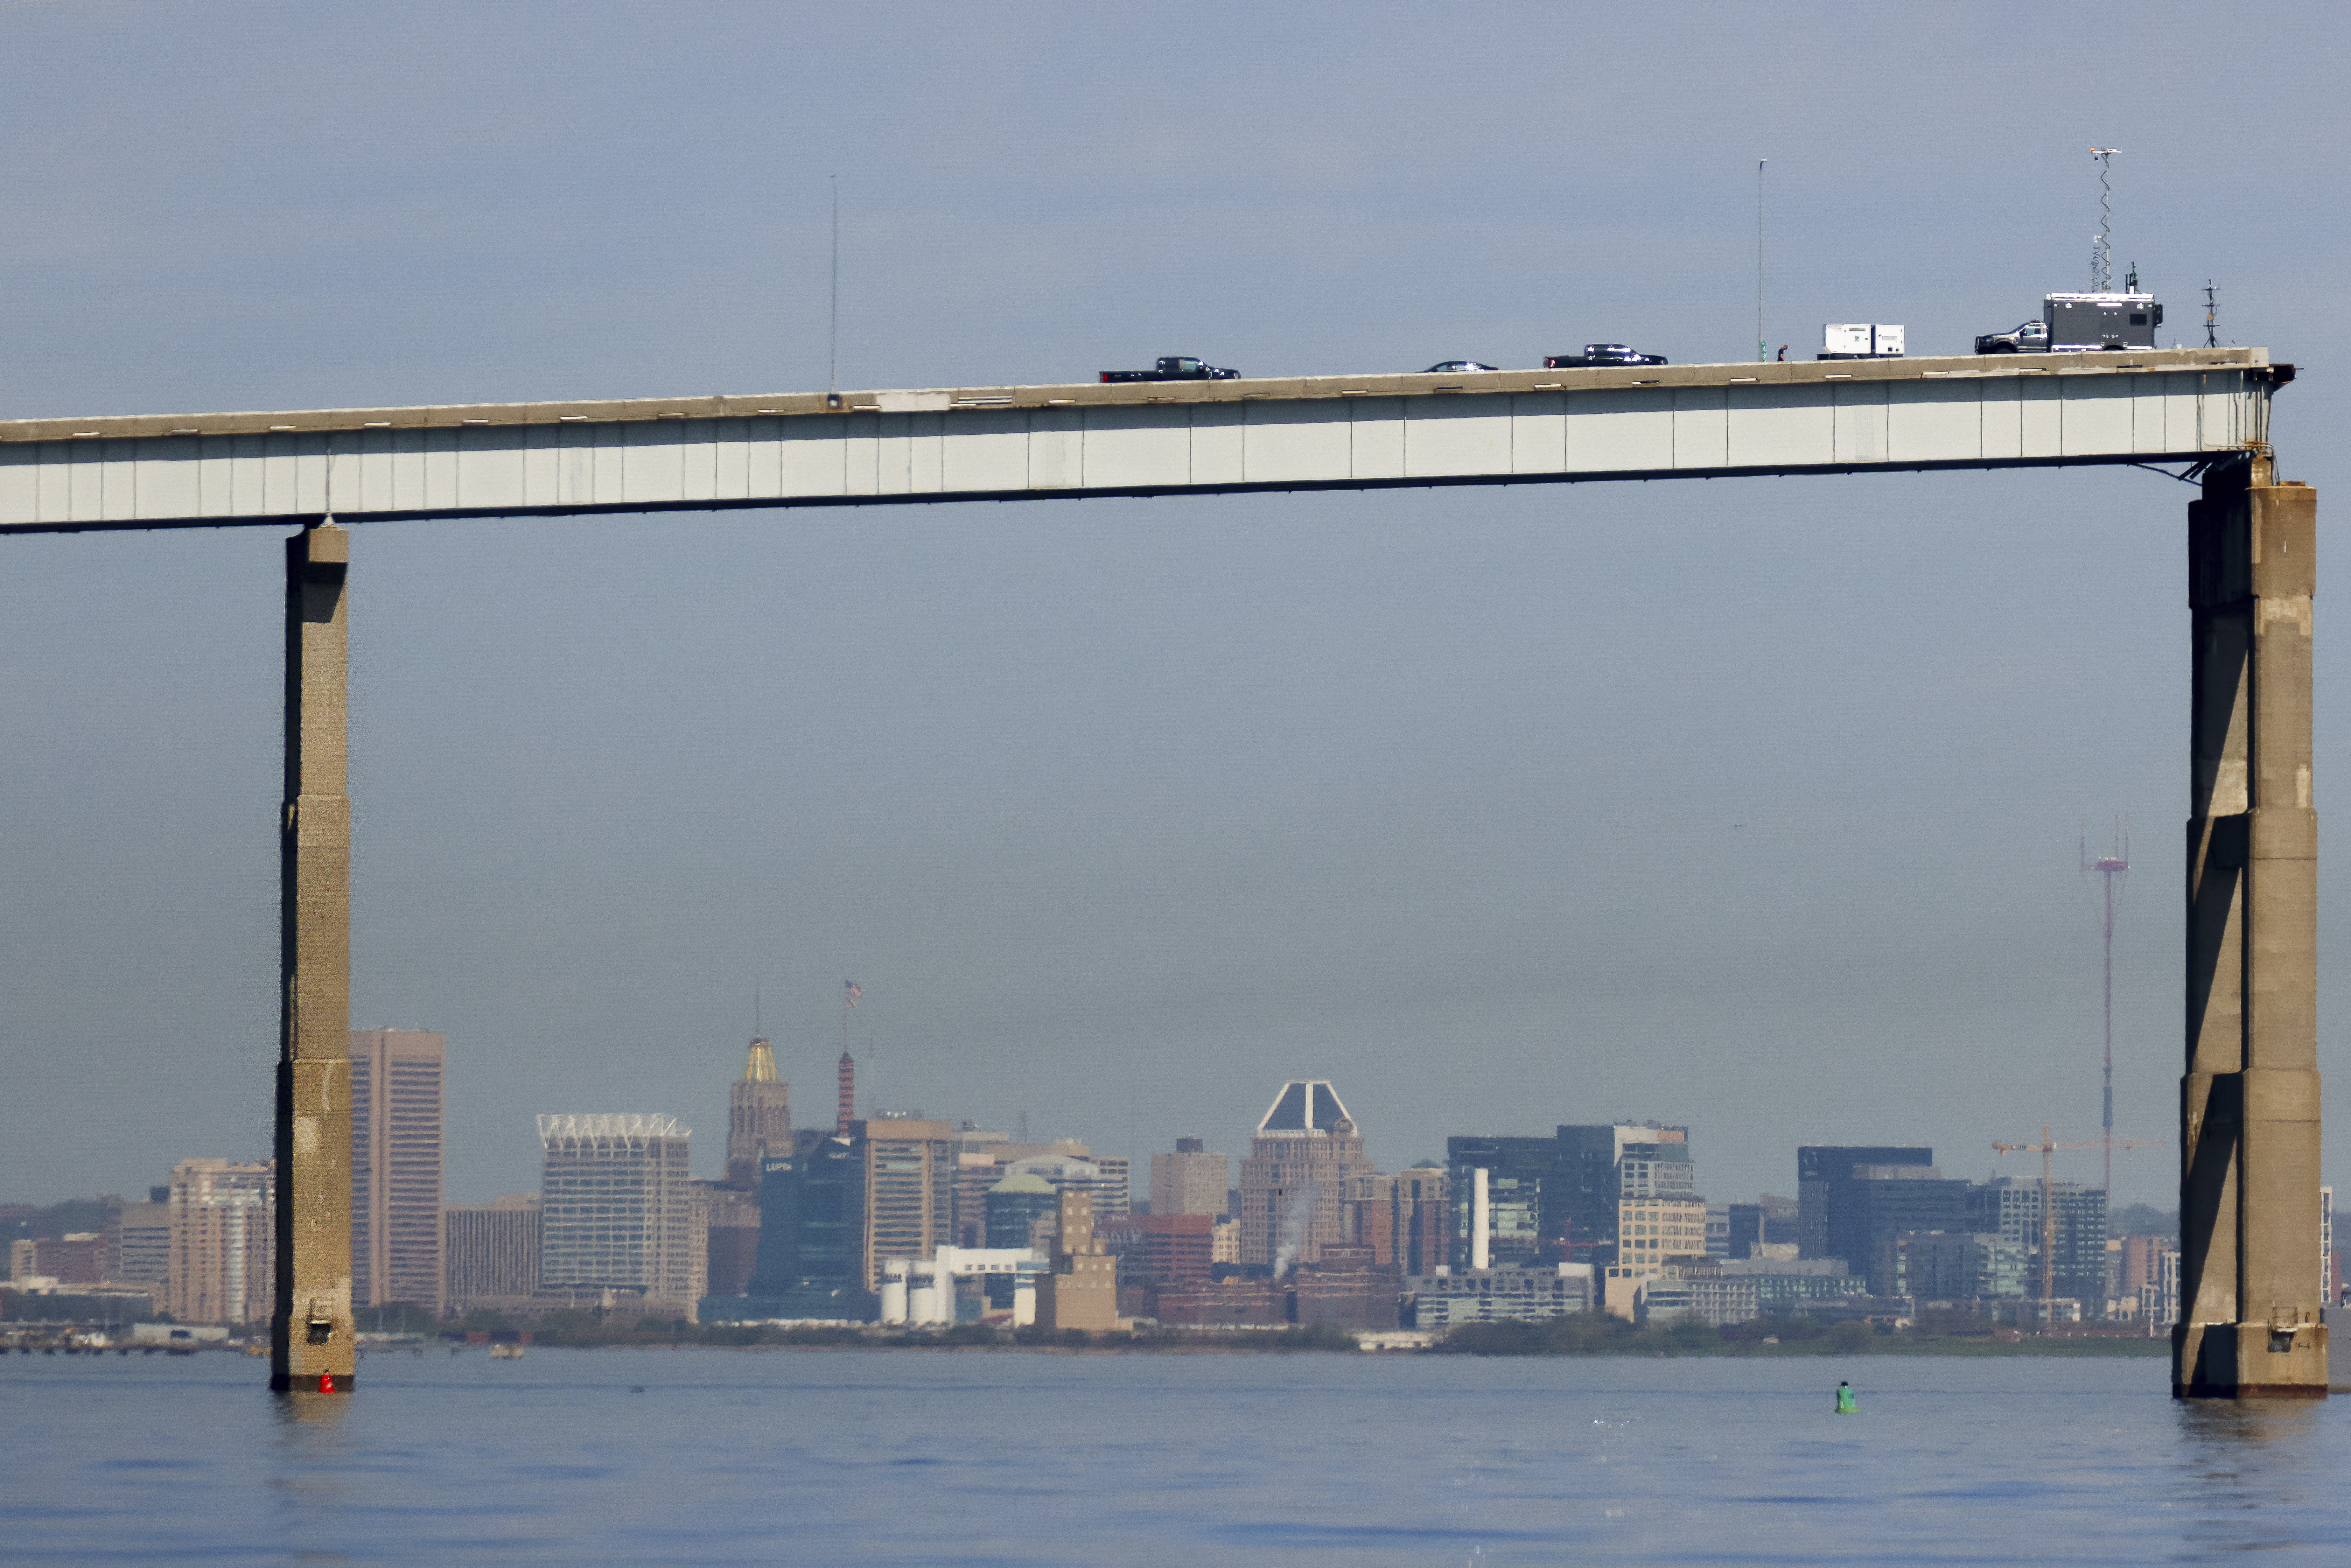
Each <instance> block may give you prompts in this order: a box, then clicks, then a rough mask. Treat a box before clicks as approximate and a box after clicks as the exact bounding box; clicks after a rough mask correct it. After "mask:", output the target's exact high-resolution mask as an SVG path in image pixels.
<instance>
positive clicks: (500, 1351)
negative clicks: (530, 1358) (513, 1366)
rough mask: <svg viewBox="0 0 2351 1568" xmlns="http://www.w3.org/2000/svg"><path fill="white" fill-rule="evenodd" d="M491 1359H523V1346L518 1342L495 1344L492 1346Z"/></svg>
mask: <svg viewBox="0 0 2351 1568" xmlns="http://www.w3.org/2000/svg"><path fill="white" fill-rule="evenodd" d="M490 1359H491V1360H492V1361H520V1360H521V1359H522V1346H520V1345H518V1344H494V1345H492V1346H490Z"/></svg>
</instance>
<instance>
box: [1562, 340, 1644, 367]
mask: <svg viewBox="0 0 2351 1568" xmlns="http://www.w3.org/2000/svg"><path fill="white" fill-rule="evenodd" d="M1665 362H1666V357H1665V355H1663V354H1636V353H1635V352H1634V351H1633V350H1630V349H1628V348H1626V347H1625V345H1624V344H1622V343H1586V344H1584V345H1583V352H1582V353H1580V354H1546V355H1544V356H1543V369H1545V370H1547V371H1567V370H1576V369H1579V368H1582V367H1583V366H1587V365H1662V364H1664V363H1665Z"/></svg>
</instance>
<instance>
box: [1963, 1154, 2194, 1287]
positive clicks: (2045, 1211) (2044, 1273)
mask: <svg viewBox="0 0 2351 1568" xmlns="http://www.w3.org/2000/svg"><path fill="white" fill-rule="evenodd" d="M2115 1142H2119V1143H2120V1144H2121V1145H2122V1146H2123V1147H2124V1148H2126V1149H2136V1148H2137V1147H2138V1146H2139V1145H2142V1144H2155V1143H2160V1142H2162V1140H2161V1139H2158V1138H2122V1139H2117V1140H2115ZM2111 1146H2112V1145H2111V1144H2110V1143H2109V1142H2108V1141H2107V1140H2105V1139H2100V1140H2099V1141H2098V1142H2097V1143H2095V1144H2053V1143H2051V1142H2050V1141H2049V1124H2048V1123H2046V1122H2043V1124H2041V1141H2040V1142H2039V1143H2037V1144H1994V1145H1992V1146H1991V1148H1992V1153H1994V1154H1996V1155H2013V1154H2019V1153H2022V1154H2031V1153H2032V1152H2033V1151H2034V1150H2036V1149H2037V1150H2039V1151H2040V1154H2041V1300H2042V1301H2043V1307H2042V1310H2043V1312H2046V1311H2048V1307H2047V1305H2046V1303H2047V1301H2048V1300H2049V1298H2050V1296H2051V1295H2052V1294H2053V1291H2054V1281H2053V1274H2054V1273H2055V1270H2056V1265H2057V1210H2056V1208H2055V1207H2054V1206H2053V1205H2052V1204H2051V1203H2050V1201H2049V1156H2050V1155H2053V1154H2055V1153H2056V1152H2057V1151H2058V1150H2060V1149H2100V1148H2109V1147H2111ZM2100 1239H2101V1240H2104V1239H2105V1238H2103V1237H2101V1238H2100Z"/></svg>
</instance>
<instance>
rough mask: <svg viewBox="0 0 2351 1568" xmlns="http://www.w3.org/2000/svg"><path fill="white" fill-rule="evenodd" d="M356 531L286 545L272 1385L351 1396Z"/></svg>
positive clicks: (321, 533)
mask: <svg viewBox="0 0 2351 1568" xmlns="http://www.w3.org/2000/svg"><path fill="white" fill-rule="evenodd" d="M350 539H351V537H350V534H349V533H347V532H345V531H344V530H343V529H341V528H337V527H336V526H335V525H334V523H333V522H332V521H331V520H329V521H324V522H321V523H320V524H319V525H318V526H316V527H313V528H305V529H304V530H303V531H302V532H300V533H298V534H297V535H295V536H294V537H293V538H289V539H287V541H286V806H285V814H284V816H283V818H282V819H281V821H280V823H279V833H280V837H279V840H278V892H277V929H278V980H279V996H280V1007H281V1009H282V1010H281V1012H280V1015H279V1017H280V1024H279V1030H278V1059H277V1308H276V1310H275V1311H274V1312H273V1313H272V1314H271V1318H270V1325H269V1333H270V1350H271V1359H270V1375H269V1385H270V1387H272V1388H274V1389H277V1391H278V1392H280V1393H289V1392H290V1393H312V1394H316V1393H332V1394H341V1393H347V1392H349V1390H350V1386H351V1380H352V1373H353V1370H354V1367H355V1365H356V1364H357V1359H358V1358H357V1347H356V1345H355V1343H354V1342H353V1330H354V1324H353V1323H352V1321H351V1071H350V1027H351V1002H350V991H351V986H350V976H351V802H350V796H349V795H348V794H346V793H345V789H346V783H345V771H344V758H345V752H346V750H347V748H348V739H349V734H350V725H349V720H348V716H347V712H346V696H347V689H348V679H347V674H348V669H349V659H348V653H349V648H350V625H349V622H348V621H347V619H346V615H347V612H348V608H349V601H348V595H347V594H346V592H345V581H344V580H345V576H346V574H347V573H348V571H349V570H350V551H351V543H350Z"/></svg>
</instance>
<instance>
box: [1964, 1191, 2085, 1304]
mask: <svg viewBox="0 0 2351 1568" xmlns="http://www.w3.org/2000/svg"><path fill="white" fill-rule="evenodd" d="M2049 1206H2050V1207H2051V1209H2052V1210H2053V1211H2054V1218H2055V1221H2056V1224H2055V1231H2056V1236H2055V1240H2056V1246H2055V1248H2054V1249H2053V1251H2052V1252H2051V1253H2050V1268H2049V1274H2050V1281H2049V1283H2050V1293H2051V1295H2052V1296H2053V1297H2054V1298H2055V1299H2057V1300H2060V1301H2079V1302H2080V1303H2081V1304H2082V1315H2083V1316H2084V1317H2085V1318H2095V1317H2100V1316H2103V1315H2104V1314H2105V1302H2106V1195H2105V1189H2103V1188H2101V1187H2095V1186H2085V1185H2083V1184H2081V1183H2079V1182H2070V1181H2060V1182H2052V1183H2050V1184H2049ZM1968 1214H1969V1218H1968V1221H1967V1224H1968V1226H1969V1228H1973V1229H1976V1230H1989V1231H1996V1232H1998V1233H1999V1234H2000V1235H2001V1236H2002V1237H2005V1238H2006V1239H2009V1240H2011V1241H2013V1242H2016V1243H2018V1244H2019V1245H2021V1246H2022V1247H2023V1248H2024V1249H2025V1257H2026V1260H2027V1267H2026V1270H2025V1293H2026V1294H2027V1295H2030V1296H2039V1295H2040V1294H2041V1237H2042V1228H2041V1182H2040V1179H2039V1178H2038V1177H2035V1176H1995V1177H1993V1178H1992V1179H1991V1181H1988V1182H1986V1183H1984V1184H1983V1185H1982V1186H1974V1185H1973V1184H1970V1187H1969V1209H1968Z"/></svg>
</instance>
